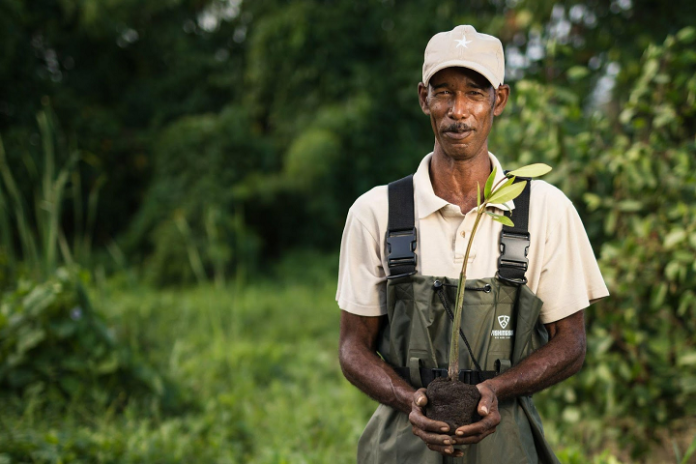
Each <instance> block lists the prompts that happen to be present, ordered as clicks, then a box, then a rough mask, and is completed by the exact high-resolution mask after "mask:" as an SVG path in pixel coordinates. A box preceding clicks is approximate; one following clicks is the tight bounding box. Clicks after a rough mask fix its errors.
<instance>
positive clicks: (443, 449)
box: [427, 445, 464, 457]
mask: <svg viewBox="0 0 696 464" xmlns="http://www.w3.org/2000/svg"><path fill="white" fill-rule="evenodd" d="M427 446H428V449H430V450H432V451H435V452H438V453H440V454H442V455H445V456H455V457H461V456H464V453H463V452H462V451H461V450H457V449H454V447H452V446H436V445H427Z"/></svg>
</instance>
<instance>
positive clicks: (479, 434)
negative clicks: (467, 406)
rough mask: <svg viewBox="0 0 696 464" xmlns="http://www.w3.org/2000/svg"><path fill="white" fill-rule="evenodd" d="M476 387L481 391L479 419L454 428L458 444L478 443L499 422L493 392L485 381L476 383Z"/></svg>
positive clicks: (493, 430) (498, 413) (496, 403)
mask: <svg viewBox="0 0 696 464" xmlns="http://www.w3.org/2000/svg"><path fill="white" fill-rule="evenodd" d="M476 388H478V391H479V393H481V400H480V401H479V404H478V408H477V409H478V413H479V416H481V420H480V421H478V422H474V423H473V424H469V425H463V426H461V427H459V428H458V429H457V430H456V432H455V438H456V440H457V444H458V445H471V444H474V443H478V442H480V441H481V440H483V439H484V438H486V437H487V436H488V435H490V434H492V433H493V432H495V428H496V427H497V426H498V424H500V412H498V397H497V396H496V395H495V392H494V391H493V390H492V389H491V388H490V387H489V386H488V385H486V384H485V383H480V384H478V385H476Z"/></svg>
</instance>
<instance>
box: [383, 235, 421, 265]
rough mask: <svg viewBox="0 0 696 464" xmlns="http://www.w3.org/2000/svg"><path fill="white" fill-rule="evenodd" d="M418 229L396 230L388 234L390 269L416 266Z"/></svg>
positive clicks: (388, 262)
mask: <svg viewBox="0 0 696 464" xmlns="http://www.w3.org/2000/svg"><path fill="white" fill-rule="evenodd" d="M414 251H416V229H415V228H413V229H405V230H394V231H391V230H390V231H389V233H388V234H387V265H388V266H389V268H393V267H399V266H415V265H416V254H415V253H414Z"/></svg>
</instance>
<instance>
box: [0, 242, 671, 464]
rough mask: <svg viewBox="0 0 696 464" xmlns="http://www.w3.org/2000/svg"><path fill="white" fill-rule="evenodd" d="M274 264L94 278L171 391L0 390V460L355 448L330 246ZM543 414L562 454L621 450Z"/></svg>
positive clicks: (603, 458) (586, 456)
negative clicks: (266, 272)
mask: <svg viewBox="0 0 696 464" xmlns="http://www.w3.org/2000/svg"><path fill="white" fill-rule="evenodd" d="M275 275H277V276H283V277H282V279H280V278H278V279H273V278H268V279H264V280H256V281H251V282H246V283H245V282H240V281H237V282H233V283H232V284H230V286H228V287H223V288H218V287H216V286H213V285H210V286H198V287H195V288H188V289H179V290H165V291H157V290H154V289H151V288H148V287H143V286H139V285H135V284H134V283H133V281H132V279H121V280H118V279H114V280H112V281H110V282H109V283H107V284H106V285H102V286H100V287H99V288H94V289H93V290H92V297H93V301H94V304H95V306H97V307H99V308H101V309H102V311H103V312H104V313H105V314H106V316H107V318H108V320H109V323H110V325H111V327H112V328H113V330H115V332H116V335H117V337H118V338H119V339H120V340H121V341H122V342H123V343H126V344H128V345H130V346H131V348H132V349H135V350H138V352H139V353H140V354H141V355H142V356H143V357H145V359H147V360H148V362H149V363H151V364H152V365H154V366H155V367H156V369H157V370H158V371H159V372H161V373H162V374H163V377H164V379H165V384H167V385H169V388H167V389H166V391H167V392H168V393H167V394H166V395H164V396H161V397H153V398H136V399H135V400H132V401H131V402H129V403H128V404H127V405H126V406H125V408H123V409H116V407H105V406H95V405H93V404H87V403H85V404H83V403H81V402H80V401H73V402H72V403H70V404H67V405H66V404H62V403H60V402H55V401H54V400H52V399H50V398H46V397H44V396H43V395H42V394H40V393H35V394H32V393H28V394H27V395H26V396H25V397H24V398H21V399H20V398H17V397H12V396H8V395H1V394H0V464H2V463H67V462H71V463H72V462H85V463H87V462H89V463H95V462H96V463H141V462H142V463H145V462H148V463H149V462H166V463H178V462H215V463H259V464H281V463H293V464H294V463H300V464H301V463H322V464H323V463H332V464H334V463H335V464H340V463H353V462H355V451H356V444H357V440H358V437H359V436H360V433H361V432H362V429H363V427H364V426H365V424H366V422H367V420H368V419H369V417H370V415H371V414H372V412H373V410H374V408H375V403H374V402H373V401H371V400H370V399H368V398H367V397H365V396H364V395H363V394H362V393H360V392H359V391H358V390H357V389H355V388H354V387H352V386H351V385H350V384H348V382H347V381H346V380H345V379H344V378H343V376H342V374H341V371H340V367H339V365H338V361H337V356H336V354H337V342H338V323H339V316H340V314H339V310H338V308H337V307H336V304H335V302H334V298H333V297H334V292H335V258H334V257H330V258H318V257H316V256H315V257H312V256H306V255H305V256H303V255H296V256H294V257H291V258H290V259H288V260H286V261H284V262H283V263H281V264H280V265H279V266H278V267H277V269H276V270H275ZM546 423H547V429H548V430H549V432H550V433H549V436H550V438H551V440H552V441H553V442H554V443H555V445H556V446H557V448H558V450H559V457H560V458H561V459H562V461H563V462H566V463H571V464H575V463H584V462H592V463H595V464H609V463H612V464H618V463H620V462H622V461H619V460H618V459H617V458H616V457H615V455H614V454H612V453H611V452H609V451H604V450H603V449H597V448H591V449H588V448H587V447H586V446H585V444H584V443H583V442H582V439H581V437H574V436H573V435H572V434H567V433H563V429H562V428H560V429H559V424H558V423H556V422H554V421H549V420H547V421H546ZM669 461H670V462H674V461H673V460H672V459H670V460H669ZM623 462H627V461H623ZM656 462H660V461H656Z"/></svg>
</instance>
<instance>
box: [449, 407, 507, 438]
mask: <svg viewBox="0 0 696 464" xmlns="http://www.w3.org/2000/svg"><path fill="white" fill-rule="evenodd" d="M498 424H500V414H499V413H497V412H495V413H493V414H489V415H487V416H486V417H484V418H483V419H481V420H480V421H478V422H474V423H473V424H469V425H463V426H461V427H459V428H458V429H457V430H456V431H455V435H456V436H458V437H469V436H476V435H480V434H482V433H486V432H488V431H490V430H494V429H495V428H496V426H497V425H498Z"/></svg>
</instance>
